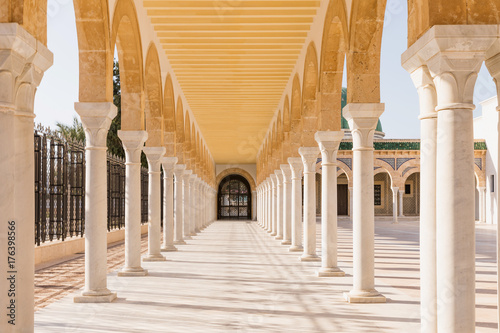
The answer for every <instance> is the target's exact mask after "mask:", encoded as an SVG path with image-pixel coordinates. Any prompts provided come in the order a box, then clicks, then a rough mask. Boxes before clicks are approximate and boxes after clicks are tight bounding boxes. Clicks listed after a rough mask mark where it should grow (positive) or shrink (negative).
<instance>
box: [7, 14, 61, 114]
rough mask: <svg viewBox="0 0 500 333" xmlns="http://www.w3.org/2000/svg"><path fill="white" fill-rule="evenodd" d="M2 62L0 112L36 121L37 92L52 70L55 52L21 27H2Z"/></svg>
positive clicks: (16, 25) (13, 25)
mask: <svg viewBox="0 0 500 333" xmlns="http://www.w3.org/2000/svg"><path fill="white" fill-rule="evenodd" d="M0 59H1V60H0V71H1V72H2V74H3V75H2V80H1V81H0V91H2V96H1V97H0V112H14V113H15V115H17V116H27V117H31V118H33V117H34V115H33V103H34V97H35V90H36V87H38V85H39V84H40V82H41V80H42V78H43V75H44V73H45V71H46V70H47V69H49V68H50V66H52V63H53V54H52V52H50V51H49V49H48V48H47V47H46V46H45V45H43V44H42V43H41V42H39V41H38V40H36V39H35V37H33V36H32V35H31V34H30V33H29V32H28V31H26V30H25V29H24V28H23V27H22V26H20V25H19V24H17V23H2V31H1V33H0ZM27 87H28V88H27Z"/></svg>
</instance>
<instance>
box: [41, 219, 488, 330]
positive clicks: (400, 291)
mask: <svg viewBox="0 0 500 333" xmlns="http://www.w3.org/2000/svg"><path fill="white" fill-rule="evenodd" d="M318 229H319V224H318ZM319 235H320V233H319V230H318V239H319ZM494 235H495V230H494V229H493V228H491V227H486V226H481V227H478V229H477V238H478V241H477V244H478V246H477V253H478V255H477V281H478V283H477V290H476V292H477V303H478V304H477V306H476V308H477V330H476V331H477V332H496V327H497V326H496V282H495V281H496V265H495V238H494ZM375 243H376V283H377V286H376V287H377V289H378V290H379V291H381V292H382V293H383V294H384V295H385V296H386V297H388V298H389V299H388V303H386V304H346V303H345V302H344V301H343V298H342V292H344V291H348V290H349V289H350V286H351V284H352V276H351V274H352V246H351V244H352V231H351V229H350V223H349V222H348V221H346V220H345V221H341V222H340V228H339V255H340V258H339V259H340V261H339V264H340V266H341V267H342V268H344V269H345V271H346V273H347V276H346V277H343V278H318V277H315V272H316V270H317V268H318V267H319V263H301V262H299V260H298V254H297V253H289V252H288V251H287V248H286V247H284V246H281V245H280V243H279V242H278V241H276V240H273V239H272V238H271V237H269V236H268V235H267V234H266V233H265V232H264V231H263V230H262V229H261V228H260V227H258V225H257V224H256V223H253V222H241V221H238V222H232V221H231V222H229V221H228V222H216V223H214V224H212V225H211V226H210V227H209V228H207V229H205V230H204V231H203V232H202V233H201V234H200V235H198V236H196V237H194V239H193V240H190V241H189V244H188V245H184V246H180V247H179V250H180V251H179V252H173V253H168V254H167V256H168V259H169V261H167V262H163V263H144V265H143V266H144V267H145V268H147V269H148V270H149V272H150V275H149V276H147V277H141V278H123V277H122V278H118V277H116V272H114V273H111V274H110V275H109V285H110V288H111V289H112V290H115V291H117V292H118V297H119V299H118V300H117V301H116V302H114V303H111V304H75V303H73V302H72V296H73V295H69V296H66V297H64V298H63V299H61V300H59V301H57V302H55V303H53V304H50V305H48V306H47V307H45V308H43V309H42V310H40V311H38V312H36V313H35V321H36V323H35V332H50V333H55V332H190V333H191V332H405V333H407V332H418V331H419V320H420V319H419V317H420V315H419V301H418V300H419V279H418V275H419V254H418V223H416V222H411V221H403V222H401V223H400V224H399V225H391V224H390V222H389V221H383V220H381V221H377V223H376V242H375ZM319 248H320V247H319V243H318V251H319Z"/></svg>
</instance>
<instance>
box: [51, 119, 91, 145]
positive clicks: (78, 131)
mask: <svg viewBox="0 0 500 333" xmlns="http://www.w3.org/2000/svg"><path fill="white" fill-rule="evenodd" d="M56 126H57V131H58V132H60V133H61V134H62V135H63V137H65V138H66V139H67V140H73V141H78V142H82V143H84V142H85V130H84V129H83V126H82V123H80V121H79V120H78V117H73V124H71V125H66V124H63V123H60V122H57V123H56Z"/></svg>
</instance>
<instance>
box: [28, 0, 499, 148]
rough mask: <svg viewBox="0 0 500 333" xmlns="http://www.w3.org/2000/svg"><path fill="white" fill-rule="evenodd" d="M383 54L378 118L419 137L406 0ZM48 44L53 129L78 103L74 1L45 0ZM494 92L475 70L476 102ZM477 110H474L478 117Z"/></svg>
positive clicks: (43, 115) (45, 98)
mask: <svg viewBox="0 0 500 333" xmlns="http://www.w3.org/2000/svg"><path fill="white" fill-rule="evenodd" d="M385 22H386V23H385V27H384V35H383V39H382V56H381V102H383V103H385V105H386V107H385V112H384V114H383V115H382V117H381V121H382V126H383V129H384V132H385V133H386V138H396V139H411V138H419V136H420V126H419V120H418V114H419V106H418V95H417V91H416V89H415V87H414V86H413V83H412V81H411V79H410V75H409V74H408V73H407V72H406V71H405V70H404V69H403V68H402V67H401V54H402V53H403V52H404V51H405V50H406V45H407V2H406V0H388V1H387V9H386V18H385ZM47 24H48V47H49V49H50V50H51V51H52V52H53V53H54V65H53V66H52V67H51V68H50V69H49V70H48V71H47V72H46V74H45V76H44V78H43V80H42V83H41V85H40V87H39V89H38V92H37V94H36V99H35V112H36V115H37V117H36V119H35V121H36V122H37V123H41V124H43V125H45V126H50V127H55V123H56V122H57V121H59V122H62V123H67V124H70V123H71V122H72V119H73V116H75V115H76V113H75V111H74V102H76V101H78V43H77V37H76V25H75V14H74V9H73V1H70V0H49V1H48V22H47ZM495 94H496V89H495V85H494V83H493V81H492V79H491V77H490V75H489V74H488V71H487V70H486V68H485V67H484V66H483V68H482V69H481V71H480V73H479V77H478V80H477V83H476V89H475V94H474V103H476V105H478V103H479V102H480V101H483V100H485V99H487V98H490V97H492V96H494V95H495ZM479 114H480V110H479V106H478V110H476V111H475V115H479Z"/></svg>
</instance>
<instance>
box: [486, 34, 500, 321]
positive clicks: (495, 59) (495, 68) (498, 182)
mask: <svg viewBox="0 0 500 333" xmlns="http://www.w3.org/2000/svg"><path fill="white" fill-rule="evenodd" d="M495 44H496V50H495V51H494V50H493V48H492V50H491V51H490V52H488V55H489V56H488V59H487V60H486V67H487V68H488V71H489V72H490V74H491V76H493V79H494V81H495V84H496V88H497V105H498V106H497V111H500V103H498V102H499V101H500V40H497V42H496V43H495ZM498 120H499V121H498V122H497V132H498V133H500V117H499V118H498ZM496 144H497V147H500V135H498V136H497V142H496ZM495 162H496V165H500V155H498V156H497V158H496V160H495V161H494V163H495ZM490 186H493V189H494V193H490V199H491V202H492V205H498V199H499V196H498V189H499V188H500V187H499V186H500V178H499V177H498V173H497V175H496V176H495V180H494V183H493V184H490ZM494 202H496V204H495V203H494ZM491 223H494V224H497V228H496V229H497V232H496V236H497V244H496V247H497V248H496V254H497V277H499V276H500V227H498V226H500V214H497V220H496V221H495V220H494V219H493V216H492V218H491ZM498 290H500V278H497V291H498ZM497 321H498V322H499V324H500V292H497Z"/></svg>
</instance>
